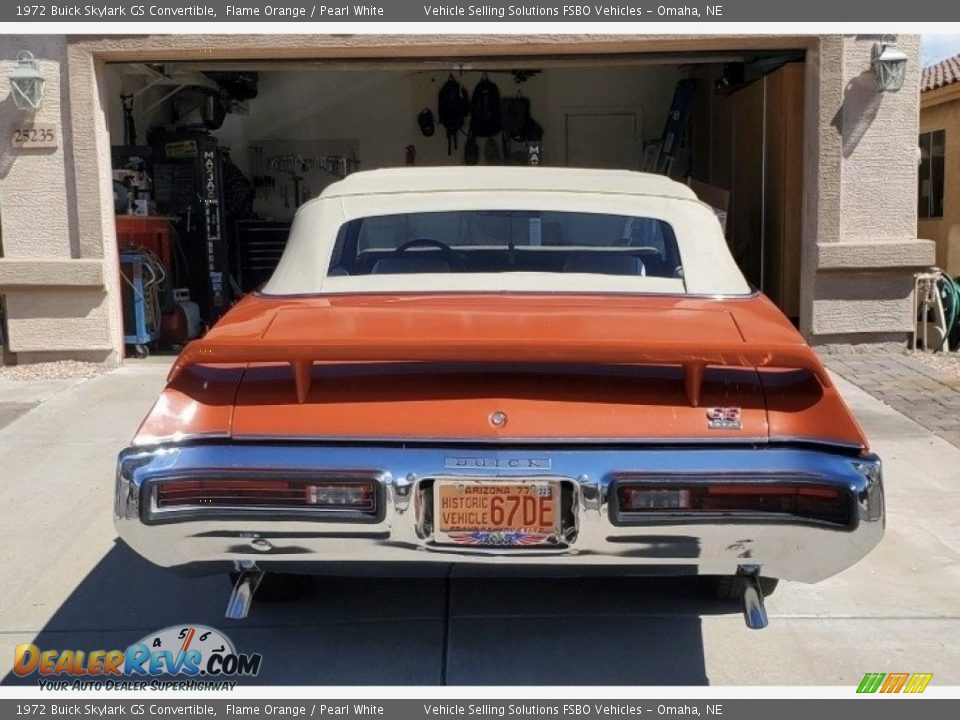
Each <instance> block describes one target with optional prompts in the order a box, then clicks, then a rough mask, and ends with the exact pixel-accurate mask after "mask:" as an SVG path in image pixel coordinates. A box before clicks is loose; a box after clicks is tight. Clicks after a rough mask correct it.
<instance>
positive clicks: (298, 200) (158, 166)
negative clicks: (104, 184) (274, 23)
mask: <svg viewBox="0 0 960 720" xmlns="http://www.w3.org/2000/svg"><path fill="white" fill-rule="evenodd" d="M451 79H452V80H453V81H455V82H456V83H458V84H459V85H460V86H461V87H462V88H463V90H464V91H465V93H466V95H467V97H468V98H469V96H471V95H473V94H474V93H475V90H476V88H477V86H478V85H479V84H481V82H482V81H484V80H488V81H490V82H492V83H493V84H494V85H495V86H496V89H497V94H498V95H499V102H500V108H501V118H500V120H501V127H500V130H499V131H498V132H496V133H494V134H492V135H490V136H485V137H475V138H473V140H474V141H475V142H471V141H470V137H468V131H469V130H470V128H471V124H472V123H471V118H470V116H467V117H466V118H464V122H463V126H462V128H461V129H460V130H459V131H456V132H454V133H453V134H452V135H450V134H449V133H448V130H447V128H445V127H444V125H443V124H442V122H441V120H443V119H449V115H450V113H449V112H444V107H441V105H445V108H446V110H449V109H450V103H449V102H447V103H445V104H444V103H441V102H440V96H441V89H442V88H443V87H444V86H445V85H446V83H447V82H448V81H450V80H451ZM448 89H449V88H448ZM488 89H489V86H488ZM103 91H104V93H105V99H106V102H107V106H108V107H109V109H110V116H109V118H108V124H109V128H110V135H111V145H112V161H113V180H114V205H115V210H116V215H117V217H116V223H117V240H118V248H119V251H120V254H119V258H118V260H119V271H120V274H121V279H122V288H123V292H122V293H121V296H122V302H123V318H124V334H125V343H126V346H127V354H128V355H131V354H132V355H141V356H142V355H146V354H148V353H150V352H158V351H159V352H164V351H178V350H179V349H180V347H182V345H183V344H184V343H185V342H187V341H188V340H190V339H192V338H194V337H198V336H200V335H201V334H202V333H203V332H204V330H205V328H206V327H207V326H209V325H210V324H212V323H213V322H215V321H216V320H217V319H218V318H219V317H220V316H221V315H222V314H223V313H224V312H225V311H226V310H227V309H228V308H229V306H230V305H231V304H232V303H233V302H235V301H236V300H237V299H238V298H239V297H240V296H242V295H243V294H245V293H247V292H250V291H252V290H255V289H256V288H257V287H258V286H260V285H261V284H262V283H263V282H265V281H266V280H267V278H268V277H269V275H270V273H271V272H272V270H273V267H274V266H275V265H276V262H277V261H278V259H279V256H280V254H281V252H282V250H283V247H284V244H285V242H286V235H287V230H288V228H289V224H290V221H291V219H292V217H293V215H294V213H295V212H296V209H297V207H298V206H299V205H301V204H302V203H303V202H305V201H306V200H307V199H309V198H311V197H314V196H316V195H317V194H319V193H320V191H322V189H323V188H324V187H325V186H326V185H328V184H330V183H331V182H335V181H336V180H337V179H339V178H341V177H343V176H345V175H347V174H349V173H351V172H355V171H357V170H368V169H375V168H382V167H398V166H404V165H419V166H429V165H463V164H477V165H491V164H493V165H497V164H542V165H548V166H569V167H595V168H620V169H629V170H646V171H650V172H660V173H663V174H667V175H669V176H670V177H673V178H674V179H676V180H678V181H681V182H686V183H689V184H690V186H691V188H692V189H693V190H694V192H696V193H697V195H698V196H699V197H700V198H701V199H702V200H703V201H704V202H707V203H708V204H710V205H711V206H713V207H714V208H715V210H716V211H717V213H718V216H719V217H720V218H721V222H723V223H724V225H725V232H726V237H727V241H728V243H729V245H730V247H731V250H732V251H733V254H734V257H735V258H736V260H737V262H738V263H739V264H740V267H741V268H742V270H743V271H744V274H745V275H746V277H747V279H748V281H749V282H750V283H751V284H752V285H754V286H755V287H757V288H759V289H761V290H762V291H763V292H765V293H766V294H767V295H768V296H769V297H770V298H771V299H772V300H773V301H774V302H775V303H777V305H779V306H780V308H781V309H782V310H783V311H784V312H785V314H786V315H787V316H788V317H790V318H792V319H794V321H796V319H797V316H798V315H799V296H800V289H799V287H800V237H801V212H802V193H803V177H802V163H803V107H804V53H803V51H797V50H784V51H781V52H771V51H763V52H757V51H744V52H729V51H724V52H722V53H702V54H691V53H672V54H668V53H659V54H638V55H616V56H610V55H608V56H570V57H533V58H531V57H525V58H483V59H480V58H454V59H451V58H437V59H431V60H418V61H409V60H398V61H395V62H391V61H384V60H377V61H375V62H374V61H358V60H349V61H315V62H306V61H289V60H263V61H243V62H206V63H203V62H163V63H112V64H108V65H107V66H106V67H105V69H104V75H103ZM448 97H449V95H448ZM478 134H479V133H478Z"/></svg>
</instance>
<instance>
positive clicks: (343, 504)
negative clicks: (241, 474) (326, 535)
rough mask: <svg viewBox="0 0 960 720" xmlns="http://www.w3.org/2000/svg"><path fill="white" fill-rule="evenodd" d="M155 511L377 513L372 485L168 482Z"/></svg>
mask: <svg viewBox="0 0 960 720" xmlns="http://www.w3.org/2000/svg"><path fill="white" fill-rule="evenodd" d="M155 498H156V507H157V509H158V510H164V509H172V508H186V507H194V508H237V507H240V508H306V509H313V508H316V509H321V510H353V511H359V512H368V513H372V512H374V510H376V488H375V486H374V483H373V482H372V481H366V480H364V481H326V480H324V481H310V480H274V479H255V480H254V479H249V480H247V479H245V480H219V479H210V480H169V481H165V482H161V483H159V484H158V485H157V486H156V495H155Z"/></svg>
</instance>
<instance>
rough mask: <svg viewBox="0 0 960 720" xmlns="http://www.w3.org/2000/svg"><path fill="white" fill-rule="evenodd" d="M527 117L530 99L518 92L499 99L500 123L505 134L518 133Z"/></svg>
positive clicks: (525, 122) (513, 134)
mask: <svg viewBox="0 0 960 720" xmlns="http://www.w3.org/2000/svg"><path fill="white" fill-rule="evenodd" d="M529 119H530V100H529V99H528V98H525V97H524V96H523V95H521V94H520V93H517V96H516V97H506V98H503V99H502V100H501V101H500V124H501V125H502V126H503V132H505V133H506V134H507V135H510V136H511V137H516V136H518V135H520V133H522V132H523V127H524V125H526V124H527V120H529Z"/></svg>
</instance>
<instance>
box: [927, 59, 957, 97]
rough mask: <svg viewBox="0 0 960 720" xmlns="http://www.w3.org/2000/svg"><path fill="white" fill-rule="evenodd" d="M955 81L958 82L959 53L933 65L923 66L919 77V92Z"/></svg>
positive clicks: (951, 83)
mask: <svg viewBox="0 0 960 720" xmlns="http://www.w3.org/2000/svg"><path fill="white" fill-rule="evenodd" d="M956 82H960V55H954V56H953V57H949V58H947V59H946V60H941V61H940V62H938V63H937V64H935V65H930V66H929V67H925V68H924V69H923V74H922V76H921V78H920V92H928V91H930V90H936V89H937V88H942V87H944V86H946V85H953V84H954V83H956Z"/></svg>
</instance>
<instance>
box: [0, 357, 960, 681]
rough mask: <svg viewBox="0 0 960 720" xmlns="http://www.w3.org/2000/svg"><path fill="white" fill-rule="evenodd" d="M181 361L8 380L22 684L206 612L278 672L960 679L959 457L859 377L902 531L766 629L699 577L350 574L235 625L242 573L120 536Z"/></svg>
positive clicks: (798, 594) (856, 396)
mask: <svg viewBox="0 0 960 720" xmlns="http://www.w3.org/2000/svg"><path fill="white" fill-rule="evenodd" d="M166 368H167V364H166V363H164V362H162V361H155V360H151V361H148V362H145V363H137V362H130V363H128V364H127V365H125V366H124V367H122V368H120V369H118V370H116V371H114V372H111V373H109V374H106V375H103V376H100V377H97V378H94V379H91V380H87V381H83V382H65V383H61V384H59V385H58V384H57V383H53V384H48V385H46V386H43V387H42V388H38V389H35V390H31V389H30V388H29V387H25V386H23V385H22V384H13V383H0V403H4V402H7V403H9V404H10V406H11V407H12V406H13V405H14V404H16V405H17V406H18V410H17V412H16V413H14V415H12V416H10V417H8V418H7V424H6V425H5V427H2V428H0V571H2V576H0V577H2V580H0V587H2V590H0V678H5V680H4V682H6V683H12V682H18V681H19V680H18V679H17V678H15V677H12V676H11V675H10V669H11V667H12V663H13V649H14V646H15V645H16V644H18V643H23V642H36V643H37V644H38V645H39V646H40V647H41V648H44V649H50V648H78V649H85V650H89V649H94V648H113V647H126V645H127V644H129V643H131V642H134V641H136V640H138V639H140V638H141V637H143V636H144V635H146V634H147V633H148V632H150V631H153V630H158V629H160V628H163V627H166V626H169V625H173V624H179V623H203V624H208V625H212V626H214V627H219V628H221V629H222V630H224V631H225V632H227V633H228V634H229V635H230V636H231V637H232V638H233V640H234V642H235V643H236V644H237V646H238V648H239V649H240V650H241V651H244V652H261V653H262V654H263V655H264V664H263V669H262V672H261V674H260V676H259V677H258V678H257V679H256V681H257V682H259V683H264V684H294V685H309V684H378V685H379V684H426V685H433V684H440V683H446V684H451V685H459V684H464V685H465V684H483V685H497V684H535V685H548V684H622V685H666V684H680V685H696V684H707V683H709V684H714V685H762V684H771V685H805V684H812V685H849V686H854V685H856V684H857V683H858V682H859V680H860V678H861V677H862V676H863V674H864V673H865V672H868V671H869V672H890V671H904V672H914V671H916V672H920V671H923V672H933V673H934V680H933V682H934V683H935V684H953V685H958V684H960V649H958V644H957V642H956V640H957V638H958V637H960V617H958V616H960V562H958V559H960V514H958V512H957V510H958V508H960V449H957V448H956V447H953V446H951V445H950V444H948V443H947V442H945V441H944V440H942V439H940V438H938V437H936V436H934V435H933V434H931V433H930V432H928V431H927V430H925V429H924V428H922V427H920V426H919V425H917V424H916V423H914V422H913V421H911V420H908V419H907V418H905V417H904V416H902V415H900V414H899V413H897V412H896V411H894V410H892V409H890V408H889V407H887V406H886V405H884V404H882V403H880V402H879V401H877V400H875V399H873V398H872V397H871V396H869V395H867V394H866V393H864V392H863V391H862V390H860V389H858V388H856V387H854V386H852V385H850V384H849V383H846V382H843V381H842V380H841V381H840V382H839V385H840V387H841V390H842V392H843V393H844V394H845V396H846V397H847V400H848V402H849V403H850V404H851V406H852V407H853V408H854V410H855V412H856V414H857V416H858V417H859V419H860V421H861V422H862V423H863V425H864V427H865V428H866V430H867V432H868V434H869V435H870V437H871V439H872V441H873V443H874V446H875V449H876V450H877V452H878V453H879V454H880V455H881V456H882V457H883V459H884V461H885V464H886V465H885V467H886V482H887V492H888V528H887V535H886V537H885V539H884V541H883V542H882V544H881V545H880V547H879V548H878V549H877V550H875V551H874V552H873V553H872V554H871V555H870V556H869V557H868V558H867V559H866V560H864V561H862V562H861V563H860V564H858V565H857V566H855V567H854V568H852V569H850V570H848V571H847V572H845V573H843V574H841V575H840V576H837V577H835V578H832V579H830V580H828V581H826V582H823V583H820V584H819V585H814V586H806V585H799V584H795V583H782V584H781V586H780V588H779V589H778V590H777V593H776V594H775V595H773V596H772V597H771V598H770V599H769V600H768V602H767V608H768V610H769V612H770V616H771V617H770V627H769V628H767V629H766V630H764V631H762V632H756V631H750V630H747V629H746V628H745V627H744V624H743V620H742V617H741V615H740V610H739V607H737V606H735V605H724V604H718V603H716V602H714V601H712V600H710V599H709V598H708V597H707V596H706V594H705V593H704V591H703V588H702V587H701V585H700V584H699V583H698V582H697V581H696V579H695V578H691V579H683V580H669V581H666V580H642V579H618V578H608V579H591V580H583V579H570V580H556V579H533V578H521V579H500V580H489V579H482V580H481V579H476V578H470V577H466V576H462V575H460V574H454V575H452V576H450V577H445V576H441V577H432V578H430V577H427V578H393V579H386V580H383V579H366V578H355V579H339V580H337V579H332V580H322V581H321V582H319V583H318V584H317V586H316V589H315V591H314V592H312V593H311V594H310V595H309V596H308V597H306V598H304V599H302V600H299V601H296V602H294V603H289V604H268V603H263V602H261V603H255V604H254V608H253V611H252V613H251V616H250V617H249V618H248V619H247V620H245V621H242V622H239V623H237V622H231V621H227V620H225V619H223V616H222V612H223V608H224V605H225V603H226V599H227V594H228V585H227V581H226V580H225V579H224V578H221V577H214V578H205V579H199V580H185V579H180V578H178V577H177V576H174V575H172V574H168V573H166V572H164V571H162V570H160V569H158V568H155V567H153V566H151V565H149V564H148V563H146V562H145V561H142V560H140V559H139V558H138V557H137V556H135V555H134V554H133V553H131V552H130V551H129V550H127V548H126V547H125V546H124V545H122V544H121V543H119V542H117V541H116V536H115V533H114V530H113V525H112V520H111V501H112V496H111V493H112V489H113V474H114V460H115V456H116V452H117V451H118V450H119V449H120V448H121V447H122V446H123V445H125V444H126V443H127V442H128V440H129V438H130V436H131V435H132V433H133V431H134V429H135V428H136V426H137V423H138V422H139V420H140V419H141V417H142V416H143V415H144V413H145V412H146V410H147V409H148V408H149V406H150V404H151V403H152V402H153V399H154V397H155V396H156V394H157V392H158V391H159V390H160V388H161V387H162V385H163V378H164V375H165V372H166ZM38 395H42V397H38ZM38 400H42V401H41V402H39V404H37V402H38ZM29 683H30V684H31V685H35V683H36V680H35V679H34V678H31V679H29Z"/></svg>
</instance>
